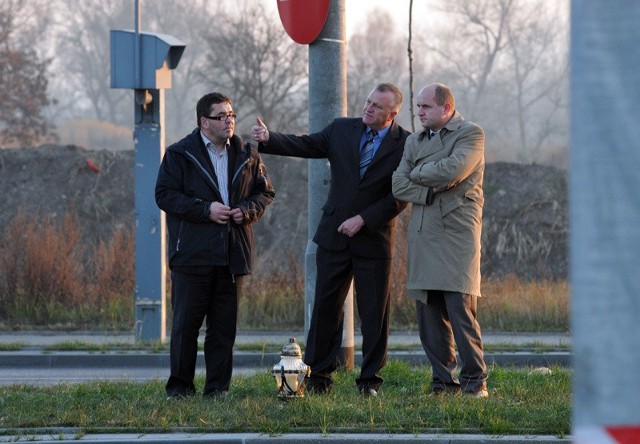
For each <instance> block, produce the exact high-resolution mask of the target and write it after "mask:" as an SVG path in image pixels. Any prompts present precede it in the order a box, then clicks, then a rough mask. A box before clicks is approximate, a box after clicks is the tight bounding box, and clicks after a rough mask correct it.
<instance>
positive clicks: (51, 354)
mask: <svg viewBox="0 0 640 444" xmlns="http://www.w3.org/2000/svg"><path fill="white" fill-rule="evenodd" d="M290 336H294V337H299V338H302V337H303V335H302V333H294V334H286V333H280V332H264V333H263V332H260V333H256V332H240V334H239V335H238V338H237V344H238V345H242V344H252V345H256V344H258V345H259V344H264V345H268V346H273V345H275V346H276V347H277V348H279V347H280V346H281V345H282V344H284V343H286V342H287V341H288V338H289V337H290ZM354 339H355V341H354V342H355V345H356V348H357V347H359V346H360V344H361V343H362V338H361V337H360V336H359V335H356V336H355V338H354ZM76 342H81V343H88V344H96V345H105V344H134V343H135V339H134V338H133V337H132V335H125V334H94V333H71V334H68V333H65V334H59V333H52V332H38V333H34V332H27V333H13V332H10V333H5V332H3V333H2V334H0V343H3V344H20V345H21V346H22V349H21V350H19V351H13V352H0V385H11V384H31V385H52V384H58V383H62V382H65V383H74V382H83V381H92V380H129V381H150V380H155V379H158V380H166V378H167V377H168V370H169V357H168V354H167V353H147V352H142V353H141V352H93V353H88V352H62V351H45V350H43V347H52V346H55V345H56V344H65V343H67V344H68V343H76ZM485 343H486V344H505V345H510V346H511V347H512V348H513V350H514V351H513V352H510V353H487V354H486V360H487V362H488V363H489V364H491V363H496V364H498V365H503V366H507V365H521V366H532V367H547V366H552V365H563V366H569V365H570V362H571V356H570V353H569V352H567V351H566V348H567V346H568V345H570V343H571V338H570V337H569V336H568V335H555V334H553V335H552V334H534V335H530V334H515V335H514V334H491V333H489V334H486V335H485ZM390 344H391V347H392V350H393V348H394V347H399V351H392V352H391V353H390V359H400V360H405V361H408V362H411V363H413V364H415V365H426V364H427V361H426V356H425V354H424V352H423V351H422V350H421V348H420V340H419V338H418V336H417V334H415V333H411V332H409V333H393V334H392V335H391V337H390ZM531 344H544V345H546V346H548V347H554V346H557V347H558V348H559V349H562V351H560V352H547V353H530V352H521V351H518V349H519V348H520V347H525V346H528V345H531ZM271 349H273V348H271ZM198 359H199V364H198V369H199V371H200V372H202V371H203V367H204V366H203V363H202V361H203V355H202V353H200V354H199V357H198ZM360 360H361V356H360V353H358V352H356V354H355V361H356V364H359V363H360ZM278 361H279V353H277V352H276V353H259V352H245V351H237V352H236V353H235V354H234V374H236V375H239V374H253V373H256V372H262V371H264V372H270V371H271V368H272V366H273V365H274V364H275V363H276V362H278Z"/></svg>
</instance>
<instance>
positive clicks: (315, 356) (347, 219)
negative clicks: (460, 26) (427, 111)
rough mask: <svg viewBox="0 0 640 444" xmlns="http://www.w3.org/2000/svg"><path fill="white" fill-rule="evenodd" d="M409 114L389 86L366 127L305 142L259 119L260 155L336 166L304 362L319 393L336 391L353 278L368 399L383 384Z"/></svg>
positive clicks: (368, 105) (374, 97) (255, 131)
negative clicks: (401, 114)
mask: <svg viewBox="0 0 640 444" xmlns="http://www.w3.org/2000/svg"><path fill="white" fill-rule="evenodd" d="M401 106H402V92H401V91H400V90H399V89H398V88H397V87H396V86H395V85H392V84H389V83H382V84H380V85H378V86H377V87H376V88H375V89H374V90H373V91H371V94H369V97H368V98H367V100H366V102H365V105H364V108H363V116H362V118H361V119H359V118H338V119H335V120H334V121H333V122H332V123H330V124H329V125H328V126H327V127H326V128H324V129H323V130H322V131H320V132H318V133H314V134H310V135H305V136H295V135H285V134H279V133H270V132H269V131H268V130H267V127H266V125H265V124H264V123H263V122H262V121H261V120H260V119H259V118H258V119H257V124H256V125H255V126H254V127H253V128H252V136H253V139H254V140H256V141H257V142H259V146H258V150H259V151H260V152H263V153H268V154H277V155H282V156H293V157H303V158H327V159H328V160H329V162H330V167H331V187H330V189H329V196H328V198H327V201H326V203H325V204H324V206H323V208H322V211H323V213H322V218H321V220H320V223H319V225H318V229H317V230H316V233H315V237H314V239H313V240H314V242H315V243H316V244H317V245H318V250H317V253H316V266H317V279H316V289H315V301H314V306H313V313H312V316H311V324H310V328H309V334H308V337H307V342H306V352H305V359H304V361H305V363H306V364H307V365H309V366H310V367H311V377H310V378H309V380H308V382H307V391H309V392H311V393H325V392H329V391H331V389H332V386H333V380H332V378H331V373H332V372H333V371H334V370H335V369H336V359H337V356H338V353H339V352H340V347H341V341H342V322H343V318H344V313H343V305H344V301H345V299H346V297H347V293H348V291H349V287H350V283H351V279H352V278H353V281H354V285H355V294H356V301H357V306H358V313H359V315H360V319H361V321H362V327H361V331H362V338H363V342H362V355H363V359H362V369H361V372H360V376H359V377H358V378H357V379H356V384H357V386H358V389H359V391H360V393H362V394H363V395H365V396H376V395H377V390H378V389H379V388H380V385H381V384H382V378H381V377H380V375H379V374H378V372H379V370H380V369H381V368H382V367H383V366H384V365H385V363H386V359H387V342H388V336H389V309H390V308H389V307H390V281H389V274H390V270H391V256H392V252H393V227H394V224H395V221H394V218H395V217H396V216H397V215H398V214H399V213H400V212H401V211H402V210H403V209H404V207H405V206H406V204H404V203H401V202H399V201H397V200H396V199H395V198H394V197H393V195H392V193H391V175H392V174H393V171H394V170H395V169H396V167H397V166H398V164H399V163H400V159H401V158H402V150H403V146H404V141H405V139H406V138H407V136H408V135H409V132H408V131H406V130H404V129H402V128H401V127H400V126H398V124H397V123H396V122H395V121H394V118H395V116H396V115H397V114H398V111H399V110H400V107H401Z"/></svg>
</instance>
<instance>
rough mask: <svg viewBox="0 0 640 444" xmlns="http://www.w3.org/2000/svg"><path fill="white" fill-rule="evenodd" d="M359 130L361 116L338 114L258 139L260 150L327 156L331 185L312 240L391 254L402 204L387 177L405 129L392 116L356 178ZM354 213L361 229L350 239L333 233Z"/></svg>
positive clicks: (372, 253) (357, 250)
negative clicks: (297, 131) (304, 130)
mask: <svg viewBox="0 0 640 444" xmlns="http://www.w3.org/2000/svg"><path fill="white" fill-rule="evenodd" d="M364 131H365V124H364V123H363V122H362V119H359V118H339V119H335V120H334V121H333V122H332V123H331V124H329V125H328V126H327V127H326V128H324V129H323V130H322V131H320V132H318V133H314V134H310V135H306V136H295V135H285V134H279V133H272V132H269V141H268V142H267V143H261V144H260V145H259V151H260V152H263V153H267V154H278V155H282V156H292V157H303V158H311V159H321V158H327V159H329V163H330V166H331V186H330V189H329V196H328V197H327V201H326V202H325V204H324V206H323V207H322V211H323V214H322V218H321V220H320V223H319V224H318V229H317V230H316V234H315V237H314V239H313V240H314V242H315V243H316V244H318V245H319V246H320V247H322V248H326V249H328V250H332V251H343V250H346V249H350V250H351V253H353V254H355V255H359V256H365V257H376V258H390V257H391V256H392V246H393V226H394V224H395V222H394V218H395V217H396V216H397V215H398V213H400V212H401V211H402V210H403V209H404V207H405V206H406V203H404V202H400V201H398V200H396V199H395V198H394V197H393V194H392V193H391V176H392V174H393V172H394V171H395V169H396V168H397V167H398V164H399V163H400V159H401V158H402V152H403V148H404V141H405V139H406V138H407V136H408V135H409V132H408V131H406V130H404V129H403V128H402V127H400V126H399V125H398V124H397V123H396V122H395V121H394V122H393V123H392V125H391V128H390V129H389V132H388V133H387V136H386V137H385V138H384V140H383V141H382V143H381V144H380V146H379V147H378V151H377V152H376V154H375V156H374V158H373V160H372V162H371V164H370V165H369V168H368V169H367V171H366V173H365V174H364V176H363V177H362V179H361V178H360V173H359V161H360V141H361V137H362V134H363V133H364ZM357 214H359V215H360V216H362V218H363V219H364V222H365V226H364V227H362V229H361V230H360V232H359V233H358V234H357V235H355V236H354V237H353V238H349V237H348V236H346V235H344V234H341V233H338V227H339V226H340V224H341V223H342V222H344V221H345V220H346V219H348V218H350V217H352V216H355V215H357Z"/></svg>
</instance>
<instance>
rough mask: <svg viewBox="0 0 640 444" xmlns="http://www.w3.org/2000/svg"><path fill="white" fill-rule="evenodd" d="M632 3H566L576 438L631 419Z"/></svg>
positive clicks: (636, 284)
mask: <svg viewBox="0 0 640 444" xmlns="http://www.w3.org/2000/svg"><path fill="white" fill-rule="evenodd" d="M639 23H640V2H637V1H635V0H628V1H611V0H588V1H587V0H573V2H572V5H571V27H572V32H571V99H572V105H571V113H572V116H571V182H570V209H571V211H570V214H571V225H570V226H571V237H570V245H571V255H570V257H571V289H572V329H573V355H574V370H575V376H574V383H573V397H574V399H573V427H574V432H573V434H574V436H575V438H576V442H581V443H587V442H602V441H593V439H594V438H593V436H594V435H593V434H592V433H591V431H595V432H596V433H598V431H600V432H601V431H602V430H606V429H608V428H611V427H616V426H622V427H632V426H633V425H634V424H635V426H636V427H637V426H638V425H640V402H639V401H638V394H639V393H640V389H639V388H638V381H639V380H640V279H639V276H638V275H639V273H640V80H639V78H640V75H639V73H640V44H639V42H640V26H638V24H639Z"/></svg>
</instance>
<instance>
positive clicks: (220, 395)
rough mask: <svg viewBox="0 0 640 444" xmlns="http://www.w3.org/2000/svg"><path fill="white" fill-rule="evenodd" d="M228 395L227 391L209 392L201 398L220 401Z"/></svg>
mask: <svg viewBox="0 0 640 444" xmlns="http://www.w3.org/2000/svg"><path fill="white" fill-rule="evenodd" d="M228 394H229V391H228V390H211V391H210V392H207V393H203V394H202V396H204V397H205V398H213V399H218V398H220V399H222V398H226V397H227V395H228Z"/></svg>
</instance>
